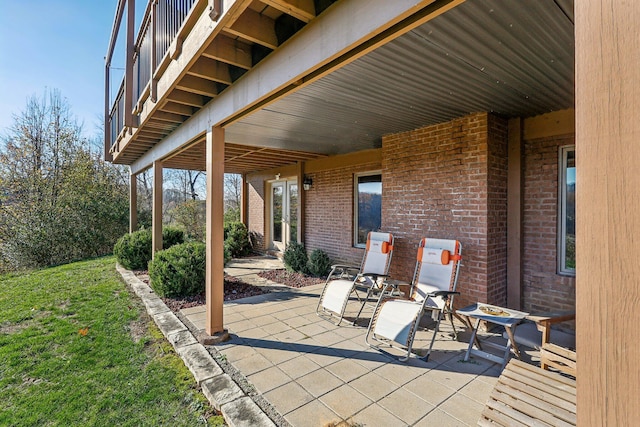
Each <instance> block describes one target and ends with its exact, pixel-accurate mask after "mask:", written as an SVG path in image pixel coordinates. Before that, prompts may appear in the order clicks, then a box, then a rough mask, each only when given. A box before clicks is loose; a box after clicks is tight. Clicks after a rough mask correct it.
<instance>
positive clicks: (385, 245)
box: [367, 240, 393, 254]
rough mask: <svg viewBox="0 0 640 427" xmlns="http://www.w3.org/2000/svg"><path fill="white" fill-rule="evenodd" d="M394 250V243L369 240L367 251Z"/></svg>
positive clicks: (385, 251) (385, 252)
mask: <svg viewBox="0 0 640 427" xmlns="http://www.w3.org/2000/svg"><path fill="white" fill-rule="evenodd" d="M392 250H393V245H392V244H391V243H389V242H383V241H380V240H367V251H371V252H378V253H383V254H388V253H389V252H391V251H392Z"/></svg>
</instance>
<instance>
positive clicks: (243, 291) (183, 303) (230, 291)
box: [134, 270, 324, 312]
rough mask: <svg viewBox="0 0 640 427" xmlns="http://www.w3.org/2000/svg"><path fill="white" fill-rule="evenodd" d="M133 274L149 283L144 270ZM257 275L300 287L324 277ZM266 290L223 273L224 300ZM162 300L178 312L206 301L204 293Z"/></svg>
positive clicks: (282, 272)
mask: <svg viewBox="0 0 640 427" xmlns="http://www.w3.org/2000/svg"><path fill="white" fill-rule="evenodd" d="M134 274H135V275H136V276H137V277H138V278H139V279H140V280H142V281H143V282H144V283H146V284H147V285H148V284H149V276H148V272H147V271H146V270H139V271H134ZM258 276H260V277H262V278H264V279H268V280H271V281H273V282H276V283H281V284H283V285H286V286H289V287H292V288H302V287H304V286H310V285H315V284H318V283H322V282H324V279H322V278H317V277H308V276H305V275H303V274H300V273H294V272H289V271H286V270H267V271H261V272H259V273H258ZM268 292H269V291H268V290H264V289H263V288H260V287H258V286H253V285H250V284H248V283H245V282H243V281H242V280H240V279H238V278H236V277H233V276H229V275H228V274H225V275H224V300H225V301H233V300H237V299H240V298H246V297H252V296H255V295H262V294H266V293H268ZM162 301H163V302H164V303H165V304H166V305H167V307H169V309H170V310H171V311H174V312H178V311H180V310H182V309H183V308H189V307H195V306H198V305H204V304H205V303H206V296H205V293H204V292H203V293H201V294H200V295H195V296H191V297H186V298H181V299H176V298H162Z"/></svg>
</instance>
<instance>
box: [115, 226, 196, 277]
mask: <svg viewBox="0 0 640 427" xmlns="http://www.w3.org/2000/svg"><path fill="white" fill-rule="evenodd" d="M183 241H184V232H183V231H182V230H180V229H177V228H175V227H164V228H163V230H162V248H163V249H168V248H170V247H172V246H174V245H176V244H180V243H182V242H183ZM151 247H152V236H151V230H149V229H146V230H139V231H136V232H134V233H130V234H125V235H124V236H122V237H121V238H120V239H118V241H117V242H116V244H115V246H114V247H113V254H114V255H115V256H116V259H117V261H118V263H119V264H120V265H121V266H123V267H124V268H126V269H128V270H144V269H146V268H147V265H148V264H149V261H151Z"/></svg>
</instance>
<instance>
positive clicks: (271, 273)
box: [258, 270, 325, 288]
mask: <svg viewBox="0 0 640 427" xmlns="http://www.w3.org/2000/svg"><path fill="white" fill-rule="evenodd" d="M258 276H260V277H262V278H263V279H268V280H271V281H272V282H276V283H282V284H283V285H286V286H289V287H291V288H304V287H305V286H311V285H317V284H318V283H323V282H324V280H325V279H323V278H320V277H310V276H305V275H304V274H300V273H296V272H293V271H287V270H266V271H261V272H260V273H258Z"/></svg>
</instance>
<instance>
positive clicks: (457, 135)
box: [382, 113, 507, 306]
mask: <svg viewBox="0 0 640 427" xmlns="http://www.w3.org/2000/svg"><path fill="white" fill-rule="evenodd" d="M506 129H507V128H506V120H503V119H500V118H498V117H495V116H492V115H489V114H486V113H480V114H473V115H470V116H467V117H463V118H460V119H456V120H453V121H451V122H448V123H442V124H439V125H435V126H429V127H425V128H421V129H417V130H414V131H410V132H404V133H399V134H394V135H387V136H385V137H384V138H383V141H382V150H383V156H382V158H383V165H382V166H383V175H382V181H383V201H382V204H383V208H382V211H383V212H382V222H383V225H382V228H383V229H384V230H386V231H390V232H391V233H393V234H394V236H395V237H396V244H395V249H396V250H395V252H394V256H393V257H394V258H393V263H392V267H391V274H392V275H393V276H394V277H397V278H401V279H407V280H408V279H410V278H411V275H412V273H413V269H414V266H415V254H416V248H417V245H418V242H419V240H420V238H422V237H429V236H430V237H434V238H449V239H450V238H455V239H458V240H460V241H461V242H462V246H463V250H462V251H463V264H462V267H461V270H460V278H459V281H458V287H459V288H458V289H459V290H460V291H461V293H462V294H461V295H460V297H457V299H456V306H462V305H463V304H466V303H470V302H473V301H487V302H491V303H496V304H504V303H505V295H506V255H505V254H506V188H507V177H506V170H507V161H506V156H507V130H506Z"/></svg>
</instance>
